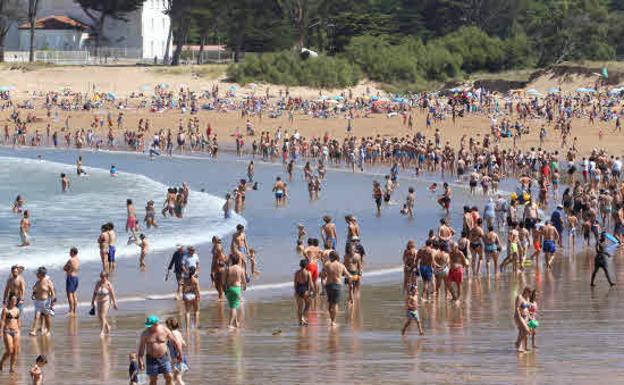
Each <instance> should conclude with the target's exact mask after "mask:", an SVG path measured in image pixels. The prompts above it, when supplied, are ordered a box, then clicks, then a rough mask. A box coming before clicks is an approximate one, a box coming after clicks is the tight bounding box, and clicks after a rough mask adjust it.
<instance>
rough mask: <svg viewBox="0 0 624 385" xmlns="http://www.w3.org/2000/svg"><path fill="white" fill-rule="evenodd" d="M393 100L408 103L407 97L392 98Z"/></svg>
mask: <svg viewBox="0 0 624 385" xmlns="http://www.w3.org/2000/svg"><path fill="white" fill-rule="evenodd" d="M392 101H393V102H395V103H407V99H405V98H392Z"/></svg>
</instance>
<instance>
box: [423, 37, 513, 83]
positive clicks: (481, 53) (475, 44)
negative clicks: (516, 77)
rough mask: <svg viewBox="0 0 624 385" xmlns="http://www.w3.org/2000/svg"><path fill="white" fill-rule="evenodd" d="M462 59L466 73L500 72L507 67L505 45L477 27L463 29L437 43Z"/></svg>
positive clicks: (440, 39)
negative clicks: (478, 71)
mask: <svg viewBox="0 0 624 385" xmlns="http://www.w3.org/2000/svg"><path fill="white" fill-rule="evenodd" d="M435 42H436V43H437V44H439V45H441V46H442V47H445V48H446V49H447V50H449V51H450V52H452V53H453V54H456V55H459V56H460V57H461V61H462V64H461V67H462V69H463V70H464V71H466V72H474V71H477V70H483V69H486V70H489V71H500V70H502V69H503V68H504V65H505V44H504V43H503V41H501V40H500V39H499V38H497V37H491V36H490V35H488V34H487V33H485V32H483V31H481V30H480V29H479V28H477V27H462V28H460V29H458V30H457V31H455V32H452V33H449V34H447V35H445V36H443V37H441V38H439V39H436V41H435Z"/></svg>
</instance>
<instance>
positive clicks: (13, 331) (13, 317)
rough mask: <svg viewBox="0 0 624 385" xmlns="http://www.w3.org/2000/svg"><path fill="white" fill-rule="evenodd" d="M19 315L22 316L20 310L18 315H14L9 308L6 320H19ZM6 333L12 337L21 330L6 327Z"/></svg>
mask: <svg viewBox="0 0 624 385" xmlns="http://www.w3.org/2000/svg"><path fill="white" fill-rule="evenodd" d="M19 316H20V315H19V312H18V313H17V315H13V314H12V313H11V312H9V311H8V310H7V313H6V316H5V319H6V321H9V320H19ZM4 333H5V334H8V335H10V336H11V337H15V336H17V333H19V330H18V329H8V328H5V329H4Z"/></svg>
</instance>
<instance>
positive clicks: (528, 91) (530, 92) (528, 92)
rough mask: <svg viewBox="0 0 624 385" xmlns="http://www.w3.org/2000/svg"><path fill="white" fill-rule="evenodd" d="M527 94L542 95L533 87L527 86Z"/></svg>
mask: <svg viewBox="0 0 624 385" xmlns="http://www.w3.org/2000/svg"><path fill="white" fill-rule="evenodd" d="M527 94H529V95H531V96H542V94H541V93H540V92H539V91H538V90H536V89H535V88H529V89H528V90H527Z"/></svg>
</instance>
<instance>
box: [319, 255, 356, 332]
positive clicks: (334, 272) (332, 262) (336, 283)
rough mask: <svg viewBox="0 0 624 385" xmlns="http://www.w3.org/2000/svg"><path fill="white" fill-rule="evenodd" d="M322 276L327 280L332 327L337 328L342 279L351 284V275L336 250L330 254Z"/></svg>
mask: <svg viewBox="0 0 624 385" xmlns="http://www.w3.org/2000/svg"><path fill="white" fill-rule="evenodd" d="M321 276H322V277H323V278H325V292H326V293H327V304H328V309H329V318H330V320H331V326H332V327H334V326H336V313H337V312H338V303H339V302H340V291H341V290H342V282H341V281H342V277H346V278H347V281H348V282H351V274H349V272H348V271H347V268H346V267H345V266H344V265H343V264H342V263H341V262H340V258H339V257H338V253H337V252H336V251H335V250H332V251H330V252H329V261H328V262H326V263H325V265H324V266H323V272H322V273H321Z"/></svg>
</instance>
